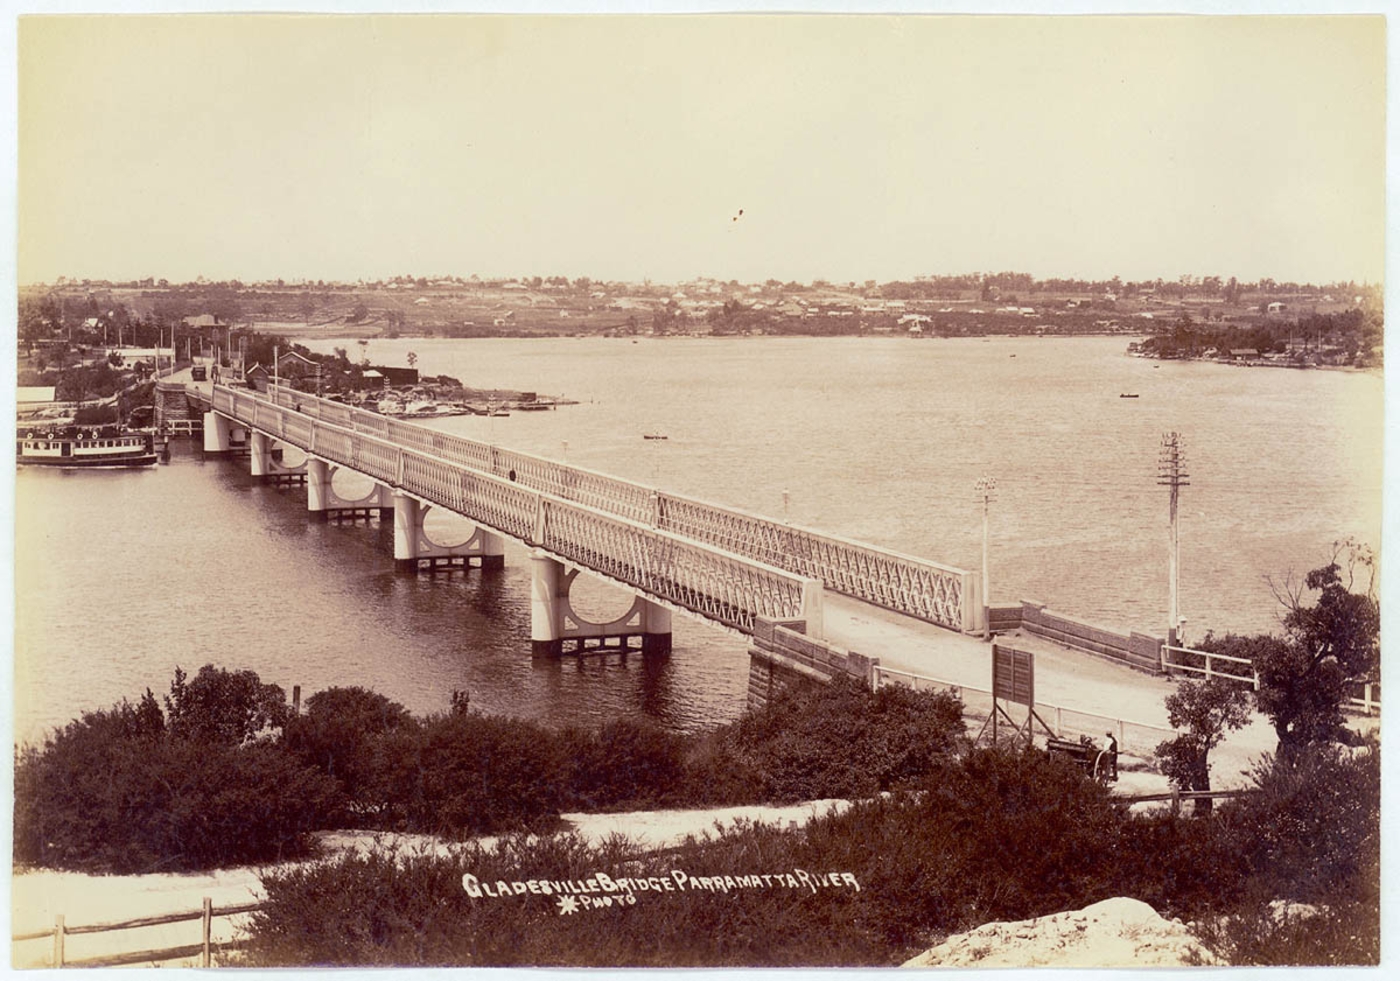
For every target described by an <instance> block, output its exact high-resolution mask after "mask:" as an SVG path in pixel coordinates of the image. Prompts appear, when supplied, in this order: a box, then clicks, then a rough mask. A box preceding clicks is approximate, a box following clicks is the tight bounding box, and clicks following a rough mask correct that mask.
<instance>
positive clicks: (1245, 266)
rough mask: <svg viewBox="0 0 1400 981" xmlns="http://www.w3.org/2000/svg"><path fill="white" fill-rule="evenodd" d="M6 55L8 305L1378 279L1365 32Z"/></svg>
mask: <svg viewBox="0 0 1400 981" xmlns="http://www.w3.org/2000/svg"><path fill="white" fill-rule="evenodd" d="M18 53H19V113H18V155H17V159H18V166H19V193H18V201H17V204H18V220H19V248H18V281H19V282H20V283H28V282H35V281H49V282H52V281H53V280H54V279H56V278H57V277H58V276H70V277H80V278H81V277H87V278H107V279H131V278H138V277H144V276H156V277H165V278H168V279H171V280H186V279H193V278H194V277H196V276H199V275H203V276H206V277H208V278H210V279H227V278H239V279H244V280H255V279H262V278H274V277H283V278H287V279H295V278H311V279H318V278H319V279H327V280H331V279H335V280H353V279H357V278H367V279H373V278H379V277H385V276H392V275H396V274H400V273H411V274H413V275H438V274H451V275H462V276H466V275H470V274H472V273H478V274H481V275H483V276H489V275H543V276H549V275H566V276H570V277H576V276H584V275H586V276H591V277H593V278H598V279H622V280H641V279H643V278H651V279H653V280H656V281H659V282H674V281H677V280H681V279H688V278H691V277H694V276H701V275H704V276H715V277H718V278H721V279H730V278H734V279H739V280H741V281H746V282H749V281H758V280H763V279H767V278H769V277H775V278H778V279H782V280H788V279H796V280H799V281H802V282H807V281H810V280H812V279H814V278H825V279H831V280H835V281H842V282H844V281H847V280H858V281H859V280H864V279H867V278H870V279H878V280H882V281H883V280H889V279H894V278H903V277H912V276H915V275H924V274H942V273H966V272H974V271H1000V270H1017V271H1022V272H1029V273H1032V274H1033V275H1036V276H1038V277H1049V276H1076V277H1086V278H1098V277H1109V276H1112V275H1115V274H1117V275H1120V276H1122V277H1123V278H1124V279H1141V278H1157V277H1162V278H1166V279H1174V278H1176V277H1177V276H1179V275H1181V274H1183V273H1190V274H1194V275H1198V276H1202V275H1221V276H1224V277H1229V276H1232V275H1233V276H1238V277H1239V278H1240V279H1242V280H1253V279H1257V278H1259V277H1261V276H1269V277H1272V278H1274V279H1276V280H1279V281H1287V280H1296V281H1312V282H1317V283H1322V282H1328V281H1332V280H1337V279H1356V280H1370V281H1373V282H1374V281H1380V280H1381V279H1382V278H1383V266H1384V229H1385V193H1384V192H1385V160H1384V154H1385V110H1386V103H1385V24H1384V21H1383V20H1382V19H1381V18H1380V17H1374V16H1373V17H1336V18H1323V17H1303V18H1286V17H1240V18H1217V17H1209V18H1208V17H1176V18H1172V17H1122V18H1078V17H1075V18H1065V17H1059V18H1052V17H934V16H922V17H921V16H905V17H894V16H865V17H855V16H824V17H823V16H757V15H751V16H712V17H684V16H674V17H665V18H662V17H626V16H611V17H592V18H586V17H566V16H552V17H551V16H537V17H485V16H468V15H460V16H414V17H407V16H378V17H365V16H340V17H330V16H305V17H302V16H229V17H219V16H175V17H115V16H80V17H62V18H60V17H31V18H27V19H24V20H22V21H21V22H20V26H19V32H18ZM741 209H742V212H743V214H742V216H740V215H739V212H740V210H741ZM736 217H737V220H735V219H736Z"/></svg>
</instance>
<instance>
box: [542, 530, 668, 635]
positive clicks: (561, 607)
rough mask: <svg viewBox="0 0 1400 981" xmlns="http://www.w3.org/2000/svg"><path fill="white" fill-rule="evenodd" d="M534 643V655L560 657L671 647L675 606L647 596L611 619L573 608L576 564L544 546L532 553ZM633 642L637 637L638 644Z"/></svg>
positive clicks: (638, 599) (576, 573)
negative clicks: (587, 617)
mask: <svg viewBox="0 0 1400 981" xmlns="http://www.w3.org/2000/svg"><path fill="white" fill-rule="evenodd" d="M531 565H532V566H533V569H532V573H533V575H532V577H531V585H530V646H531V649H532V651H533V653H534V655H535V656H536V657H560V656H561V655H563V654H583V653H587V652H589V651H603V650H618V651H628V650H638V649H640V650H641V652H642V653H643V654H669V653H670V651H671V611H670V610H669V609H667V608H666V607H664V606H662V605H661V604H659V603H654V602H652V601H651V600H649V599H647V598H646V597H644V596H638V597H637V598H636V600H635V601H634V602H633V603H632V608H631V609H629V610H628V611H627V612H626V613H624V614H623V615H622V616H620V617H618V618H617V619H616V620H613V621H612V622H610V623H591V622H589V621H587V620H584V619H583V618H582V617H580V616H579V615H578V614H577V613H575V612H574V609H573V607H572V606H571V605H570V604H569V589H570V588H571V587H572V586H573V584H574V579H575V578H577V576H578V573H579V570H578V569H566V568H565V567H564V564H563V563H562V562H560V561H559V560H558V559H554V558H551V557H550V556H549V555H547V554H546V553H545V552H544V551H543V550H542V549H535V551H534V553H533V554H532V555H531ZM633 642H639V643H640V648H638V647H634V646H632V645H633Z"/></svg>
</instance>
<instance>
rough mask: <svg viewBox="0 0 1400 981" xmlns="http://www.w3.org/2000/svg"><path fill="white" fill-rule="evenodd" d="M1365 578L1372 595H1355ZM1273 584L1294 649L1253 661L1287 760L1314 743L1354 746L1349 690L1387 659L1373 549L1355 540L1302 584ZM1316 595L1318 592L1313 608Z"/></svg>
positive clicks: (1262, 701)
mask: <svg viewBox="0 0 1400 981" xmlns="http://www.w3.org/2000/svg"><path fill="white" fill-rule="evenodd" d="M1339 560H1342V561H1339ZM1343 562H1344V563H1345V569H1344V567H1343ZM1344 574H1345V580H1344V579H1343V575H1344ZM1363 574H1364V575H1366V576H1367V579H1368V581H1367V583H1366V586H1365V590H1364V591H1362V592H1353V591H1352V590H1353V587H1355V586H1358V585H1359V583H1358V576H1359V575H1363ZM1270 586H1271V587H1272V588H1273V590H1274V595H1275V596H1277V597H1278V599H1279V602H1280V603H1282V604H1283V606H1284V608H1285V610H1286V612H1285V614H1284V617H1283V626H1284V630H1285V632H1286V634H1287V643H1286V644H1283V645H1272V646H1270V647H1267V648H1265V649H1264V650H1262V651H1261V652H1259V654H1257V655H1256V656H1255V657H1254V659H1253V661H1254V670H1255V671H1256V672H1257V673H1258V675H1259V693H1258V702H1259V709H1260V711H1262V712H1264V713H1265V714H1266V715H1268V717H1269V720H1270V721H1271V722H1272V723H1273V726H1274V731H1275V732H1276V733H1278V740H1279V744H1278V754H1279V756H1280V757H1287V756H1289V755H1291V754H1293V753H1295V752H1296V751H1297V750H1298V749H1300V748H1301V747H1303V746H1305V745H1307V744H1310V743H1320V742H1333V741H1336V742H1351V741H1352V736H1351V735H1350V733H1349V732H1348V731H1347V730H1346V728H1345V726H1344V724H1343V717H1342V711H1341V705H1342V699H1343V698H1344V697H1345V696H1346V686H1347V684H1348V683H1349V682H1352V681H1357V680H1360V679H1362V678H1365V677H1367V676H1368V675H1370V674H1371V673H1372V672H1374V671H1375V670H1376V667H1377V665H1378V664H1379V658H1380V604H1379V603H1378V602H1377V600H1376V596H1375V558H1374V556H1373V555H1372V553H1371V550H1370V549H1369V548H1367V547H1366V546H1364V545H1361V544H1359V543H1357V542H1356V541H1354V540H1351V539H1348V540H1346V541H1343V542H1338V543H1337V544H1336V546H1335V548H1334V550H1333V556H1332V561H1331V562H1329V563H1328V564H1327V565H1325V566H1322V567H1321V568H1318V569H1313V570H1312V571H1311V572H1309V573H1308V574H1307V576H1306V577H1304V580H1303V584H1302V585H1301V586H1299V585H1296V584H1295V583H1294V582H1293V581H1292V579H1291V577H1290V578H1289V579H1285V581H1284V582H1283V583H1282V584H1281V585H1278V584H1275V583H1273V582H1272V581H1271V582H1270ZM1310 593H1316V594H1317V599H1316V601H1315V602H1313V603H1312V604H1311V605H1309V604H1308V603H1307V598H1308V594H1310Z"/></svg>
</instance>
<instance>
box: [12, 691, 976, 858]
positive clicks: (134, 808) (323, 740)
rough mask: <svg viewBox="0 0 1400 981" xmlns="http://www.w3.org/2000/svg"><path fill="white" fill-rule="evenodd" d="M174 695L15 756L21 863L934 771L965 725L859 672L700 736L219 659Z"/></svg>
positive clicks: (885, 783) (114, 713)
mask: <svg viewBox="0 0 1400 981" xmlns="http://www.w3.org/2000/svg"><path fill="white" fill-rule="evenodd" d="M163 702H164V710H162V707H161V704H160V703H159V702H158V701H157V699H156V698H155V697H154V696H153V695H152V694H151V693H150V692H149V691H148V692H146V693H145V695H144V696H142V697H141V698H140V699H138V700H137V702H136V703H135V704H134V705H133V704H131V703H129V702H123V703H121V704H118V705H116V706H113V707H112V708H111V709H108V710H103V711H97V712H88V713H85V714H84V715H83V716H82V718H80V719H78V720H76V721H74V722H71V723H69V724H68V725H67V726H66V727H65V728H64V729H62V730H61V731H59V732H56V733H54V734H53V735H52V736H50V737H49V738H48V739H47V740H46V741H45V742H44V744H43V745H42V746H34V747H28V748H25V749H24V750H22V751H21V752H20V753H19V754H18V755H17V759H16V766H15V833H14V857H15V861H16V862H18V863H24V864H33V865H41V866H46V867H51V868H61V869H73V870H78V871H86V872H123V873H131V872H150V871H189V870H196V869H206V868H212V867H217V866H221V865H231V864H240V863H249V862H265V861H274V860H278V859H284V858H290V857H295V856H297V855H300V854H305V852H306V847H307V842H308V837H307V836H308V833H309V832H311V831H315V830H318V829H325V828H337V827H359V828H365V827H369V828H379V829H386V830H400V831H415V832H425V833H430V834H438V835H444V836H448V837H461V836H466V835H473V834H482V833H499V832H510V831H518V830H526V829H546V828H549V827H551V826H552V825H554V824H555V823H557V820H558V817H559V815H560V813H562V812H564V811H569V810H607V809H616V810H635V809H641V808H648V807H700V806H713V805H726V804H752V803H768V802H791V801H801V800H812V799H819V798H828V797H868V796H871V795H874V794H878V793H880V792H882V791H887V790H893V789H897V788H899V787H902V786H905V785H907V784H908V783H909V782H910V781H912V780H915V779H917V778H919V777H921V776H923V775H924V774H926V773H927V772H929V770H930V768H931V767H932V766H934V765H935V764H936V762H937V761H938V760H939V759H941V758H943V757H945V756H947V755H948V754H949V753H951V752H952V751H953V750H954V749H955V748H956V747H957V745H958V744H959V741H960V740H961V739H962V728H963V727H962V712H961V705H960V704H959V703H958V702H957V700H956V699H954V698H952V697H951V696H948V695H945V694H937V693H915V692H912V691H906V690H903V689H899V688H891V689H889V690H887V691H883V692H880V693H879V694H878V695H873V696H872V695H870V694H869V693H867V692H865V691H863V690H861V689H859V688H857V687H855V686H852V685H838V686H833V687H831V688H824V689H821V690H817V691H793V692H790V693H787V694H786V695H784V696H783V697H781V698H779V699H777V700H776V701H775V702H774V703H773V704H772V705H771V706H770V707H769V708H767V709H765V710H763V711H761V712H756V713H751V714H749V715H747V716H745V717H744V718H743V719H742V720H741V721H739V722H737V723H735V724H733V725H729V726H725V727H722V728H720V729H718V730H715V731H713V732H710V733H707V734H704V735H701V736H695V737H685V736H679V735H676V734H673V733H668V732H665V731H662V730H660V729H658V728H657V727H655V726H654V725H652V724H651V723H649V722H647V721H645V720H635V719H622V720H618V721H615V722H611V723H609V724H607V725H605V726H604V727H602V728H601V729H600V730H597V731H583V730H574V729H569V730H564V731H554V730H550V729H546V728H544V727H543V726H540V725H537V724H535V723H532V722H527V721H523V720H519V719H507V718H497V717H492V716H487V715H483V714H481V713H479V712H473V711H469V710H467V708H466V705H465V701H464V700H457V699H454V707H453V709H452V710H451V711H449V712H445V713H440V714H437V715H431V716H428V717H426V718H421V719H419V718H415V717H413V716H411V715H410V714H409V713H408V712H407V711H406V710H405V709H404V708H403V706H401V705H398V704H397V703H394V702H392V701H390V700H389V699H387V698H385V697H384V696H382V695H378V694H376V693H374V692H370V691H366V690H365V689H362V688H333V689H330V690H328V691H324V692H320V693H317V694H316V695H313V696H312V697H311V698H310V699H309V700H308V701H307V704H306V710H305V712H304V714H300V715H296V716H293V715H292V713H291V711H290V706H288V704H287V702H286V699H285V695H284V693H283V691H282V689H281V688H279V687H277V686H275V685H264V684H262V683H261V681H260V680H259V679H258V676H257V675H256V674H255V673H253V672H251V671H240V672H230V671H225V670H222V669H218V668H215V667H213V666H208V665H206V666H205V667H204V668H203V669H202V670H201V671H200V672H199V673H198V675H196V676H195V677H194V678H188V677H186V675H185V674H184V673H183V672H181V671H179V670H178V669H177V671H176V676H175V680H174V681H173V682H172V684H171V692H170V694H169V695H167V696H166V697H165V698H164V699H163Z"/></svg>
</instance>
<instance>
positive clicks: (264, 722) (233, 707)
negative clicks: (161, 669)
mask: <svg viewBox="0 0 1400 981" xmlns="http://www.w3.org/2000/svg"><path fill="white" fill-rule="evenodd" d="M165 711H166V714H167V715H168V716H169V726H170V734H171V735H172V736H175V737H178V738H184V739H192V740H199V741H203V742H206V743H212V744H219V745H232V746H239V745H241V744H243V743H245V742H248V741H249V740H252V739H254V738H256V737H257V736H258V735H259V734H260V733H262V732H263V730H265V729H281V728H282V726H283V725H284V724H285V723H286V721H287V715H288V709H287V699H286V695H285V693H284V692H283V691H282V689H281V687H280V686H278V685H265V684H263V683H262V680H261V679H260V678H259V677H258V675H257V672H254V671H226V670H224V669H223V668H216V667H214V666H213V665H212V664H206V665H205V666H204V667H202V668H200V669H199V674H197V675H195V676H194V678H193V680H186V675H185V672H184V671H183V670H181V669H180V668H179V667H176V668H175V679H174V680H173V681H171V682H170V694H169V695H167V696H166V697H165Z"/></svg>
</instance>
